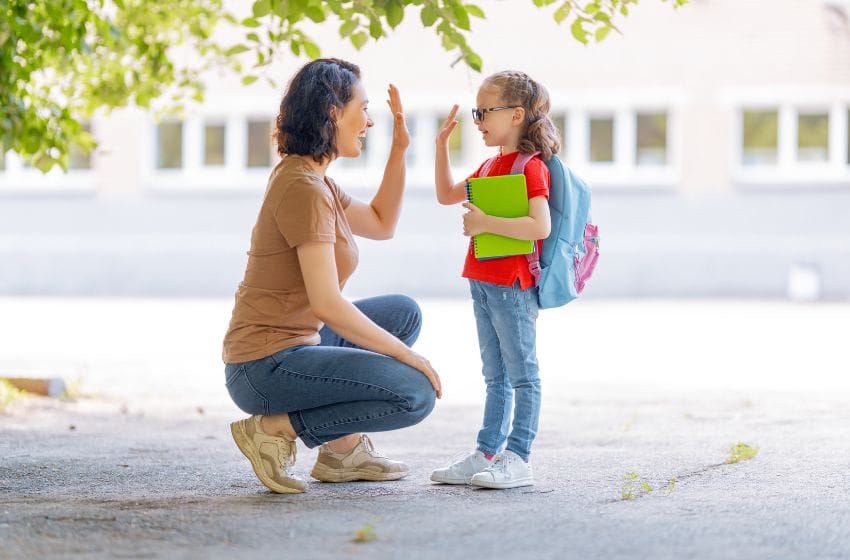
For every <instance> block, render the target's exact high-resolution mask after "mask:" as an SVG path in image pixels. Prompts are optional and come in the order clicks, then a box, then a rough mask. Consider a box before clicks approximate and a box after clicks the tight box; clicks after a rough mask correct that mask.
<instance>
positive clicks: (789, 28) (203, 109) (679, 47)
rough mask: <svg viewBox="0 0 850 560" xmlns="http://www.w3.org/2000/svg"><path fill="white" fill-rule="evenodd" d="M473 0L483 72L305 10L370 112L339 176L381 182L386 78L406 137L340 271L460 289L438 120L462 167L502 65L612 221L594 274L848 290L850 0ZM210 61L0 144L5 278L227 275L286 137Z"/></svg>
mask: <svg viewBox="0 0 850 560" xmlns="http://www.w3.org/2000/svg"><path fill="white" fill-rule="evenodd" d="M484 7H485V9H486V11H487V13H488V17H487V19H486V20H479V21H475V22H474V27H475V28H476V32H475V34H474V35H472V36H471V37H470V42H471V44H472V45H473V46H474V47H475V48H476V49H477V50H478V51H479V52H480V53H481V55H482V56H483V58H484V61H485V69H484V72H483V74H482V75H478V74H476V73H474V72H471V71H469V70H468V69H466V68H464V67H462V66H461V65H455V66H451V65H450V62H451V59H452V55H450V54H448V53H445V52H444V51H442V49H441V47H440V46H439V40H438V38H437V37H436V36H435V35H434V34H433V33H432V31H431V30H430V29H422V27H421V24H420V23H419V21H418V17H415V16H416V15H415V14H413V13H411V14H408V16H407V18H406V20H405V21H404V22H403V23H402V25H401V26H400V27H399V28H398V29H397V30H396V31H395V33H394V34H393V36H392V37H391V38H389V39H386V40H382V41H381V42H378V43H374V44H370V45H367V46H366V47H365V48H364V49H363V50H362V51H359V52H358V51H354V50H353V49H352V48H351V47H350V46H347V45H345V44H344V42H342V41H341V40H339V38H338V37H336V29H334V28H333V27H315V28H314V29H312V30H311V31H310V32H311V33H312V35H313V36H314V38H315V39H317V42H318V43H319V44H320V45H321V46H322V48H323V54H324V55H326V56H338V57H341V58H346V59H349V60H352V61H354V62H356V63H358V64H359V65H360V66H361V68H362V69H363V72H364V76H363V79H364V83H365V85H366V87H367V90H368V92H369V96H370V107H371V113H372V117H373V120H374V121H375V126H374V128H373V129H371V130H370V131H369V134H368V136H367V139H366V147H365V151H364V152H365V153H364V154H363V156H362V157H361V158H358V159H356V160H340V161H339V162H335V163H334V164H333V165H332V167H331V170H330V171H329V173H330V174H331V175H332V176H333V177H334V178H335V179H336V180H337V182H339V183H340V184H341V185H342V186H343V188H346V189H347V190H349V191H350V192H351V193H352V194H353V195H355V196H358V197H361V198H368V197H369V196H370V195H371V193H372V192H374V189H375V187H376V186H377V184H378V183H379V182H380V177H381V174H382V170H383V163H384V161H385V158H386V154H387V150H388V147H389V142H390V132H389V131H390V115H389V114H388V111H387V109H386V104H385V103H384V99H385V97H386V93H385V88H386V84H387V83H389V82H393V83H395V84H396V85H398V86H399V88H400V90H401V92H402V95H403V102H404V104H405V113H406V118H407V122H408V126H409V128H410V130H411V133H412V138H413V142H412V146H411V149H410V151H409V154H408V186H407V194H406V201H405V211H404V214H403V216H402V221H401V223H400V225H399V230H398V235H397V237H396V239H394V240H392V241H389V242H381V243H372V242H365V241H364V242H363V243H362V244H361V252H362V260H361V267H360V269H358V274H357V275H356V276H355V277H354V278H353V279H352V281H351V283H350V289H351V290H352V291H353V292H355V293H357V294H367V293H372V292H376V291H403V292H408V293H416V294H421V295H434V296H439V295H461V294H463V293H465V289H466V288H465V284H464V282H463V281H462V279H460V277H459V271H460V267H461V263H462V260H463V255H464V252H465V248H466V242H467V240H466V239H465V238H463V236H462V235H461V234H460V233H461V227H460V210H459V209H458V208H445V207H439V206H438V205H437V203H436V201H435V199H434V196H433V150H434V136H435V134H436V130H437V128H438V127H439V125H440V123H441V122H442V120H443V119H444V118H445V115H446V114H447V112H448V110H449V109H450V108H451V106H452V104H454V103H458V104H459V105H460V106H461V113H460V114H461V119H460V120H461V124H460V127H459V128H458V129H457V130H456V131H455V134H454V136H453V138H452V141H451V146H450V148H451V157H452V163H453V170H454V176H455V178H457V179H459V178H461V177H463V176H465V175H467V174H469V173H470V172H471V171H473V170H474V169H475V168H476V167H477V165H478V164H479V163H480V162H481V161H483V159H485V158H486V157H488V156H489V155H490V154H489V153H488V152H487V150H486V148H485V147H484V146H483V143H482V142H481V140H480V136H479V135H478V132H477V130H476V128H475V126H474V124H473V123H472V121H471V118H470V111H469V109H470V108H471V107H472V106H473V105H474V102H475V93H476V88H477V86H478V83H479V82H480V81H481V79H482V77H483V76H484V75H486V74H488V73H490V72H494V71H497V70H501V69H505V68H515V69H521V70H524V71H526V72H527V73H528V74H530V75H531V76H532V77H534V78H536V79H537V80H539V81H540V82H542V83H543V84H544V85H545V86H546V87H547V89H548V90H549V92H550V95H551V98H552V117H553V120H554V121H555V123H556V124H557V125H558V127H559V129H560V130H561V131H562V133H563V140H564V142H563V143H564V149H563V151H562V154H561V156H562V158H563V159H564V160H565V162H567V164H568V165H570V166H571V167H572V168H573V169H574V170H575V171H576V172H577V173H579V174H580V175H581V176H583V177H584V178H585V179H586V180H587V181H588V182H589V183H590V184H591V185H592V186H593V188H594V201H593V204H594V217H595V221H597V222H598V223H599V224H600V227H601V230H602V235H603V238H602V257H601V261H600V267H599V270H598V273H597V275H596V276H595V277H594V279H593V282H592V284H591V287H590V289H589V292H588V295H589V296H593V297H764V298H786V297H791V298H794V299H801V300H817V299H846V298H848V297H850V4H848V2H844V1H843V0H747V1H744V2H742V1H733V0H692V1H691V3H690V4H689V5H688V6H686V7H684V8H681V9H678V10H674V9H672V8H671V7H670V6H669V5H668V4H665V3H661V2H644V3H642V4H640V5H639V6H638V7H637V8H635V9H634V10H633V12H632V14H631V15H630V16H629V17H628V18H626V19H625V20H623V22H622V23H621V25H620V26H619V27H620V29H621V31H622V34H621V35H617V34H611V35H609V37H608V38H607V39H606V40H605V41H604V42H603V43H601V44H599V45H591V46H587V47H585V46H582V45H580V44H578V43H576V42H575V41H574V40H573V39H572V38H571V37H570V35H569V29H567V28H561V27H558V26H557V25H555V23H554V22H553V21H551V17H550V14H549V13H548V12H547V11H546V10H538V9H535V8H534V7H533V5H532V3H531V2H527V1H522V2H520V1H508V2H497V3H492V4H489V5H485V6H484ZM302 63H303V61H297V60H290V61H288V62H285V63H281V64H280V65H278V66H276V67H275V68H274V69H273V70H272V71H271V75H272V76H273V77H275V78H277V79H279V80H280V81H283V80H284V79H285V78H286V77H287V76H289V75H291V74H292V73H293V72H294V71H295V70H296V69H297V68H298V66H300V64H302ZM207 83H208V84H209V86H208V91H207V96H206V99H205V101H204V103H203V104H200V105H197V106H193V107H190V108H189V109H188V110H187V112H186V114H185V115H182V116H181V117H180V118H168V119H163V120H159V121H158V120H156V119H155V118H154V116H153V115H152V114H149V113H146V112H143V111H140V110H138V109H126V110H121V111H115V112H113V113H112V114H111V115H110V116H109V117H99V118H95V119H94V120H93V121H92V122H91V123H89V126H90V127H91V130H92V133H93V135H94V136H95V138H96V140H97V141H98V142H99V147H98V149H97V150H96V151H95V152H94V153H93V154H92V155H91V156H85V155H83V154H74V156H73V157H72V165H71V167H72V169H70V170H69V172H68V173H61V172H58V171H57V172H52V173H49V174H47V175H42V174H41V173H40V172H38V171H37V170H34V169H31V168H28V167H27V166H26V165H25V164H24V163H23V162H21V161H20V160H19V159H18V158H17V157H16V156H15V155H14V154H7V155H6V157H5V159H3V160H2V161H0V262H2V263H4V264H3V265H2V268H3V273H2V274H0V293H3V294H92V295H97V294H103V295H181V296H220V295H227V294H230V293H232V291H233V290H234V288H235V286H236V283H237V282H238V281H239V278H240V277H241V273H242V270H243V268H244V260H245V250H246V249H247V245H248V239H249V236H250V230H251V227H252V225H253V220H254V218H255V216H256V211H257V208H258V206H259V203H260V200H261V197H262V193H263V190H264V188H265V184H266V179H267V176H268V172H269V169H270V168H271V167H272V166H273V165H274V163H275V162H276V160H277V155H276V154H275V152H274V147H273V146H272V144H271V142H270V132H271V124H272V122H273V119H274V116H275V114H276V109H277V105H278V103H279V101H280V95H281V91H280V89H279V88H273V87H271V86H269V85H265V83H264V81H263V80H260V81H258V82H256V84H255V85H253V86H251V87H249V88H245V87H242V86H241V85H239V81H238V79H237V78H236V77H233V76H218V75H211V76H209V78H208V80H207Z"/></svg>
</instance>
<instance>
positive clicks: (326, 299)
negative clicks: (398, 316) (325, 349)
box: [297, 242, 443, 398]
mask: <svg viewBox="0 0 850 560" xmlns="http://www.w3.org/2000/svg"><path fill="white" fill-rule="evenodd" d="M297 251H298V263H299V264H300V265H301V272H302V275H303V276H304V285H305V286H306V288H307V299H308V300H309V302H310V309H312V311H313V313H314V314H315V315H316V317H317V318H318V319H319V320H320V321H322V322H323V323H325V324H327V325H328V326H329V327H330V328H331V329H333V330H334V332H335V333H337V334H338V335H339V336H341V337H342V338H344V339H346V340H348V341H350V342H352V343H354V344H356V345H357V346H360V347H361V348H365V349H366V350H371V351H372V352H377V353H379V354H384V355H385V356H390V357H391V358H395V359H396V360H398V361H400V362H402V363H404V364H407V365H409V366H411V367H414V368H416V369H418V370H419V371H421V372H422V373H423V374H424V375H425V377H427V378H428V381H430V382H431V385H432V386H433V387H434V390H435V391H436V392H437V397H438V398H440V397H442V393H443V390H442V386H441V384H440V376H439V375H437V372H436V371H434V368H433V367H431V364H430V363H429V362H428V360H426V359H425V358H423V357H422V356H420V355H419V354H417V353H416V352H414V351H413V350H411V349H410V348H408V347H407V346H406V345H405V344H404V343H403V342H402V341H401V340H399V339H397V338H396V337H394V336H393V335H391V334H390V333H388V332H387V331H385V330H384V329H382V328H381V327H379V326H378V325H376V324H375V323H374V322H373V321H372V320H371V319H369V318H368V317H367V316H366V315H364V314H363V313H362V312H361V311H360V310H359V309H357V307H356V306H355V305H354V304H352V303H351V302H350V301H348V300H347V299H345V298H344V297H343V296H342V294H341V293H340V291H339V280H338V276H337V270H336V261H335V260H334V246H333V244H332V243H320V242H312V243H304V244H301V245H299V246H298V248H297Z"/></svg>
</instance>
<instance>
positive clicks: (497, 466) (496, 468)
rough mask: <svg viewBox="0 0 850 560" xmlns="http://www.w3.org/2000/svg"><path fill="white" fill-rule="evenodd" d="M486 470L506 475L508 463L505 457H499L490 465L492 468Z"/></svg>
mask: <svg viewBox="0 0 850 560" xmlns="http://www.w3.org/2000/svg"><path fill="white" fill-rule="evenodd" d="M484 470H485V471H490V472H492V473H500V474H506V473H507V472H508V461H507V460H506V459H505V456H504V455H499V456H498V457H496V458H495V459H494V460H493V462H492V463H490V466H489V467H487V468H486V469H484Z"/></svg>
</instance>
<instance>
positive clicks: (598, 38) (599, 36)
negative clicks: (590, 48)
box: [596, 27, 611, 43]
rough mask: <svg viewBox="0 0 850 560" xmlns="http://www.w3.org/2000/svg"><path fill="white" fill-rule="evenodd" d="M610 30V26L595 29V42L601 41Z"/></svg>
mask: <svg viewBox="0 0 850 560" xmlns="http://www.w3.org/2000/svg"><path fill="white" fill-rule="evenodd" d="M610 32H611V28H610V27H600V28H599V29H597V30H596V42H597V43H599V42H601V41H602V40H603V39H605V37H607V36H608V33H610Z"/></svg>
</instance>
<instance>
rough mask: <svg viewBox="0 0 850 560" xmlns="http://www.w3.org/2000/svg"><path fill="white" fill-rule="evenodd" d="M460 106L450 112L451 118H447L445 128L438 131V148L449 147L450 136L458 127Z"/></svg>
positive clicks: (455, 106) (444, 123)
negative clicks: (457, 117)
mask: <svg viewBox="0 0 850 560" xmlns="http://www.w3.org/2000/svg"><path fill="white" fill-rule="evenodd" d="M457 110H458V106H457V105H454V106H453V107H452V110H451V111H449V116H448V117H446V120H445V121H443V126H441V127H440V130H438V131H437V146H447V145H448V143H449V136H451V135H452V131H453V130H454V129H455V127H456V126H457V119H455V117H456V116H457Z"/></svg>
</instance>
